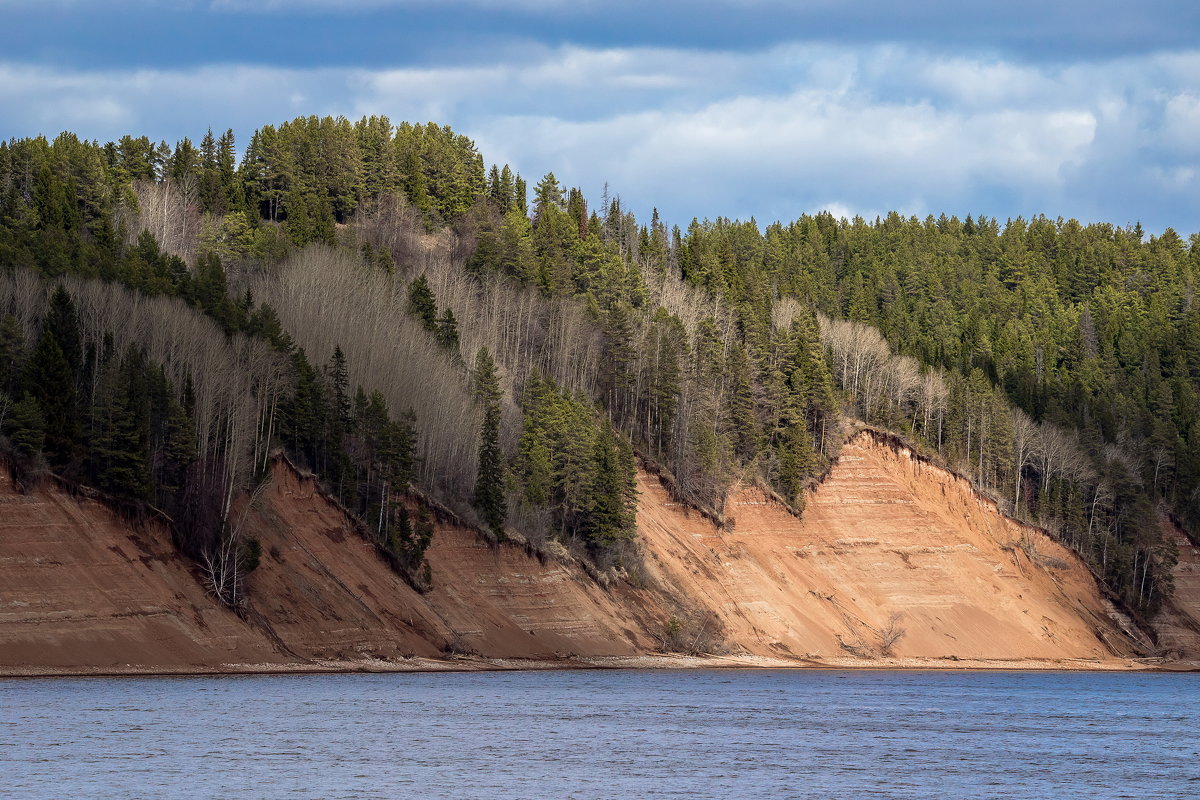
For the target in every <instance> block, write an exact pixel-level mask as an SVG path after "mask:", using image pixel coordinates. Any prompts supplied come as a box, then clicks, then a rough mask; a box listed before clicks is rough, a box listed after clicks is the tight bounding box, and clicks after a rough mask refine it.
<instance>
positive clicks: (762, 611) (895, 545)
mask: <svg viewBox="0 0 1200 800" xmlns="http://www.w3.org/2000/svg"><path fill="white" fill-rule="evenodd" d="M640 488H641V490H642V493H643V495H642V507H641V509H640V513H639V520H640V522H639V525H640V527H641V531H642V534H643V535H644V536H645V538H646V540H647V543H648V544H647V547H648V549H649V551H650V553H651V554H652V559H651V561H652V564H653V567H654V570H655V572H656V574H657V575H658V577H659V578H660V580H661V581H663V582H664V583H667V584H672V585H675V586H677V587H679V589H680V590H681V591H682V592H683V593H685V594H686V595H687V596H689V597H691V598H693V599H694V600H695V602H697V603H698V604H699V605H700V606H701V607H702V609H703V613H705V614H708V615H709V616H711V618H712V619H713V620H714V621H715V620H719V621H720V622H721V624H722V625H723V627H724V629H725V631H726V635H727V637H728V639H729V640H730V641H731V642H733V643H736V645H738V646H741V647H744V648H746V649H747V650H749V651H751V652H754V653H760V654H764V655H767V654H774V655H797V656H803V655H809V656H820V657H822V658H828V657H830V656H839V655H846V654H847V653H850V654H855V655H867V656H870V655H879V654H880V653H884V652H887V651H890V652H892V653H893V654H894V655H896V656H897V657H902V658H903V657H909V658H925V659H937V658H942V657H947V656H953V657H957V658H983V659H1056V658H1059V659H1061V658H1067V659H1104V658H1109V657H1111V655H1112V654H1113V653H1114V652H1115V653H1118V654H1121V655H1134V654H1135V652H1136V650H1135V648H1134V647H1133V646H1132V644H1131V642H1130V641H1129V639H1128V637H1127V636H1126V635H1125V633H1123V632H1122V627H1121V625H1120V624H1119V621H1118V620H1119V616H1118V615H1117V614H1116V612H1115V609H1113V608H1112V607H1111V606H1110V605H1109V604H1108V603H1107V602H1106V601H1105V600H1103V599H1102V597H1101V596H1100V593H1099V590H1098V588H1097V585H1096V582H1095V580H1094V579H1093V578H1092V576H1091V575H1090V574H1089V573H1088V572H1087V570H1086V569H1085V568H1084V566H1083V565H1082V564H1081V563H1080V562H1079V561H1078V559H1077V558H1076V557H1075V556H1074V555H1073V554H1072V553H1070V552H1069V551H1068V550H1067V549H1066V548H1064V547H1062V546H1061V545H1059V544H1057V543H1056V542H1054V541H1052V540H1051V539H1050V538H1048V537H1047V536H1046V535H1044V534H1043V533H1042V532H1040V531H1039V530H1037V529H1034V528H1030V527H1027V526H1023V525H1020V524H1019V523H1016V522H1014V521H1012V520H1010V519H1007V518H1005V517H1003V516H1002V515H1000V514H999V513H998V512H997V511H996V509H995V507H994V506H993V505H992V504H991V503H990V502H988V501H986V500H984V499H982V498H980V497H979V496H978V495H977V494H976V493H975V492H974V491H973V490H972V489H971V487H970V485H969V484H968V483H967V482H966V481H965V480H963V479H961V478H959V477H956V476H954V475H953V474H951V473H949V472H947V471H945V470H943V469H940V468H938V467H935V466H931V465H929V464H926V463H923V462H922V461H921V460H919V459H917V458H915V457H914V456H913V454H912V453H910V452H909V451H908V450H907V449H905V448H903V447H893V446H891V445H890V444H889V443H887V442H885V441H883V440H882V437H877V436H876V435H875V434H872V433H870V432H864V433H861V434H859V435H858V436H857V437H855V438H854V439H853V440H852V441H850V442H849V443H847V445H846V446H845V447H844V448H843V449H842V455H841V457H840V458H839V460H838V462H837V464H836V465H835V466H834V468H833V470H832V472H831V473H830V475H829V476H828V478H827V480H826V481H825V482H824V483H823V484H822V485H821V486H820V488H819V489H818V490H817V491H816V492H814V493H813V494H812V495H811V496H810V497H809V501H808V505H807V508H806V509H805V512H804V516H803V519H802V520H800V519H796V518H795V517H794V516H792V515H791V514H789V513H787V512H786V510H784V509H783V508H782V507H781V506H780V505H778V504H777V503H774V502H772V501H771V500H769V499H768V498H767V497H765V496H764V495H763V493H762V492H761V491H758V490H755V489H749V488H748V489H743V490H742V491H740V492H738V493H736V494H735V495H734V496H733V497H732V498H731V500H730V502H729V505H728V507H727V508H726V510H725V511H726V518H727V519H730V520H731V521H732V523H731V530H728V531H719V530H717V529H716V528H714V527H713V526H712V525H711V524H710V523H708V522H707V520H705V519H703V518H701V517H700V516H698V515H696V514H689V513H687V512H686V511H685V510H684V509H682V508H680V507H679V506H678V505H676V504H673V503H671V502H670V500H669V498H668V497H667V495H666V492H665V491H664V490H663V488H662V487H661V486H659V485H658V484H657V482H656V481H652V480H648V479H643V480H642V483H641V487H640ZM889 643H890V647H889Z"/></svg>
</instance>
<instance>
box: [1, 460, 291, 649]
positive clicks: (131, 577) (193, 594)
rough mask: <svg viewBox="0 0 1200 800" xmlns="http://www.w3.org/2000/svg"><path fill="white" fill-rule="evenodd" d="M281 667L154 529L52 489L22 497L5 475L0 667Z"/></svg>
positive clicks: (159, 529)
mask: <svg viewBox="0 0 1200 800" xmlns="http://www.w3.org/2000/svg"><path fill="white" fill-rule="evenodd" d="M283 660H284V657H283V656H282V655H281V654H280V653H278V652H276V650H275V648H274V647H272V646H271V644H270V643H269V642H267V641H266V640H265V639H264V638H263V637H262V636H261V635H259V634H258V632H257V631H255V630H254V629H253V628H252V627H251V626H249V625H247V624H246V623H245V622H244V621H242V620H241V619H239V618H238V616H237V615H236V614H234V613H232V612H230V611H228V610H226V609H224V608H222V607H220V606H219V605H217V604H215V603H213V602H212V599H211V598H210V597H209V596H208V595H207V593H206V592H205V591H204V589H203V588H202V586H201V584H200V582H199V580H198V576H197V575H195V574H193V573H192V571H191V569H190V567H189V565H188V563H187V562H186V561H185V560H184V559H182V558H181V557H180V556H179V555H178V554H177V552H176V551H175V549H174V547H173V546H172V545H171V541H170V537H169V536H168V534H167V532H166V531H165V530H164V529H163V528H162V527H161V526H159V525H155V524H146V525H130V524H129V523H127V522H126V521H125V520H123V519H121V518H120V517H118V516H117V515H116V514H114V513H113V512H112V511H110V510H109V509H108V508H106V507H105V506H103V505H102V504H100V503H98V502H95V501H93V500H85V499H77V498H74V497H71V496H69V495H66V494H64V493H63V492H61V491H58V490H57V489H54V488H50V487H43V488H40V489H37V490H35V491H33V492H31V493H29V494H26V495H22V494H18V493H17V492H16V491H15V490H14V489H13V485H12V481H11V478H10V477H9V475H8V473H7V471H5V470H3V469H0V669H4V668H13V667H23V666H30V665H34V666H41V667H59V668H83V667H91V668H99V669H120V668H123V667H124V666H125V665H127V664H136V665H142V666H145V667H159V668H166V667H176V666H180V665H187V666H190V667H216V666H217V665H220V664H223V663H228V662H239V663H276V662H280V661H283Z"/></svg>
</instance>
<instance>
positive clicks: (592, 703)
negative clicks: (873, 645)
mask: <svg viewBox="0 0 1200 800" xmlns="http://www.w3.org/2000/svg"><path fill="white" fill-rule="evenodd" d="M1198 721H1200V675H1195V674H1128V673H1125V674H1111V673H1057V672H884V671H880V672H873V671H862V672H859V671H852V672H844V671H819V670H796V671H753V670H737V671H733V670H731V671H707V670H681V671H659V672H652V671H644V672H643V671H560V672H499V673H453V674H446V673H441V674H433V673H425V674H388V675H362V674H354V675H281V676H240V677H211V678H210V677H192V678H166V677H163V678H151V677H147V678H141V677H138V678H47V679H22V680H0V795H3V796H4V797H13V798H74V797H86V798H208V797H214V798H215V797H237V798H257V797H264V798H265V797H297V798H301V797H303V798H309V797H312V798H408V797H412V798H426V797H436V798H488V799H489V800H491V799H492V798H525V799H527V800H532V799H533V798H555V799H556V800H558V799H560V798H578V799H579V800H584V799H585V798H685V797H686V798H757V797H770V798H868V797H869V798H964V799H965V798H1010V799H1011V798H1125V797H1128V798H1139V800H1145V799H1146V798H1189V797H1200V733H1198V731H1200V725H1198V724H1197V723H1198Z"/></svg>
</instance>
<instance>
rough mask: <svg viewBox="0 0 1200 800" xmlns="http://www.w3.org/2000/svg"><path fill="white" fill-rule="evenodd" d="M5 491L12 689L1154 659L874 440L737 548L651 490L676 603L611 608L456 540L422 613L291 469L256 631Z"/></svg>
mask: <svg viewBox="0 0 1200 800" xmlns="http://www.w3.org/2000/svg"><path fill="white" fill-rule="evenodd" d="M0 478H2V480H3V482H2V483H0V671H9V672H13V671H21V670H22V669H25V671H28V670H29V669H30V668H39V667H41V668H55V667H58V668H61V669H65V670H68V671H70V670H78V671H86V670H87V669H89V668H91V669H114V670H119V669H120V668H121V667H123V665H126V664H134V665H141V666H142V667H144V668H147V669H163V670H173V669H179V670H189V669H191V670H205V669H223V668H225V667H223V666H222V665H227V664H230V663H239V664H249V665H261V666H262V667H264V668H269V667H271V666H272V665H279V666H281V667H283V666H285V665H288V664H291V665H296V664H300V665H307V664H312V663H313V661H314V660H323V659H343V660H352V661H353V660H357V659H363V660H364V661H363V662H361V663H367V662H366V661H365V660H366V659H369V658H371V657H374V658H375V660H374V661H371V662H370V663H371V664H373V665H380V664H383V665H385V666H386V664H387V663H394V662H393V661H392V660H394V659H398V658H400V657H406V656H420V657H425V658H429V657H435V656H438V655H440V654H442V653H444V652H445V651H446V650H447V649H449V650H452V651H457V652H464V653H477V654H479V655H481V656H485V657H490V658H501V659H506V658H526V659H551V660H552V659H555V658H559V657H562V656H568V655H575V656H580V657H584V658H590V659H593V661H594V660H595V659H597V658H607V657H617V658H622V657H625V658H627V657H630V656H637V655H639V654H645V653H649V652H652V651H654V650H655V649H657V647H658V646H659V643H660V637H662V636H663V635H664V633H665V632H666V629H667V620H668V618H669V617H670V616H672V615H673V614H677V615H680V616H681V617H682V618H683V619H684V620H685V625H684V630H683V631H682V635H681V636H677V637H676V638H675V641H676V643H677V644H680V645H682V646H684V647H685V648H686V647H688V646H690V645H693V644H695V643H697V642H700V643H702V644H707V643H710V642H715V643H723V645H724V648H726V649H727V650H728V651H730V652H735V653H738V652H740V653H745V654H750V655H751V656H754V657H766V656H771V657H803V656H805V655H819V656H821V657H822V658H824V659H827V663H829V662H831V660H832V659H835V658H837V657H847V658H860V659H861V661H858V662H856V663H861V664H875V663H878V664H881V665H914V664H915V662H913V661H912V660H913V659H918V660H919V659H922V658H924V659H939V658H942V657H944V656H955V657H957V658H962V659H993V660H997V661H993V662H992V663H991V665H993V666H995V665H996V664H998V663H1006V661H1013V660H1018V659H1108V660H1107V661H1105V662H1104V663H1106V664H1113V663H1115V660H1113V659H1111V653H1110V648H1111V651H1112V652H1116V653H1122V654H1130V653H1133V651H1134V647H1133V645H1132V644H1131V643H1130V640H1129V639H1127V638H1126V637H1124V636H1123V635H1122V633H1121V631H1120V629H1119V627H1118V625H1117V624H1115V623H1114V622H1113V621H1112V620H1111V619H1110V614H1111V609H1110V608H1109V607H1108V606H1107V605H1106V603H1105V601H1104V600H1103V599H1102V598H1101V597H1100V595H1099V593H1098V591H1097V587H1096V585H1095V583H1094V581H1093V580H1092V579H1091V577H1090V576H1089V575H1088V574H1087V572H1086V571H1085V570H1084V569H1083V568H1082V566H1081V565H1080V564H1079V563H1078V562H1077V561H1076V560H1075V559H1074V558H1073V557H1072V556H1071V554H1070V553H1068V552H1067V551H1065V550H1064V549H1063V548H1061V547H1059V546H1058V545H1056V544H1055V543H1053V542H1051V541H1049V540H1048V539H1046V537H1045V536H1043V535H1042V534H1041V533H1039V532H1037V531H1035V530H1033V529H1029V528H1025V527H1023V526H1020V525H1017V524H1016V523H1013V522H1011V521H1009V520H1006V519H1004V518H1002V517H1001V516H1000V515H999V514H997V513H996V511H995V509H994V508H993V507H992V506H991V505H990V504H989V503H987V502H985V501H981V500H980V499H979V498H978V497H977V496H976V495H975V493H974V492H972V491H971V489H970V487H969V485H968V484H967V483H966V482H965V481H963V480H961V479H959V478H956V477H954V476H952V475H950V474H949V473H947V472H945V471H943V470H940V469H937V468H936V467H932V466H929V465H926V464H923V463H921V462H919V461H918V460H915V459H914V458H912V457H911V456H910V455H909V454H908V452H907V451H905V450H904V449H903V448H893V447H891V446H889V445H888V444H887V443H885V442H884V441H883V440H882V439H879V438H876V437H873V436H872V435H868V434H864V435H861V436H859V437H858V438H856V439H855V440H854V441H853V442H851V443H850V444H849V445H847V447H846V448H845V451H844V456H843V458H842V459H841V460H840V461H839V463H838V464H837V465H836V466H835V468H834V470H833V472H832V474H831V475H830V476H829V479H828V480H827V481H826V482H825V483H824V484H823V485H822V486H821V487H820V488H819V489H818V490H817V491H816V492H815V493H814V494H813V495H812V496H811V497H810V501H809V507H808V510H807V512H806V514H805V518H804V520H803V521H800V520H797V519H796V518H795V517H792V516H790V515H789V514H787V513H786V512H785V511H784V510H783V508H782V507H780V506H779V505H777V504H775V503H774V502H772V501H770V500H768V499H767V498H766V497H764V496H763V495H762V494H761V493H760V492H757V491H755V490H753V489H747V490H744V491H742V492H740V493H739V494H737V495H736V496H735V497H734V499H733V501H732V502H731V504H730V507H729V509H728V512H729V516H731V517H732V518H733V519H734V527H733V529H732V530H730V531H718V530H717V529H715V528H714V527H713V526H712V525H711V524H710V523H709V522H707V521H706V520H705V519H704V518H703V517H701V516H699V515H698V514H695V513H691V514H689V513H687V512H686V510H685V509H683V508H680V507H679V506H677V505H675V504H673V503H671V501H670V500H669V498H668V497H667V494H666V492H665V491H664V490H663V489H662V487H661V486H660V485H659V484H658V482H657V481H656V480H655V479H653V478H652V477H650V476H648V475H644V474H643V475H642V476H641V478H640V484H641V489H642V492H643V494H642V497H641V500H640V508H639V528H640V531H641V534H642V536H643V540H644V546H645V550H646V565H647V570H646V571H647V573H648V576H649V578H650V579H651V581H650V582H651V583H653V584H657V588H656V589H655V590H643V589H634V588H632V587H630V586H629V585H627V584H619V585H616V586H614V587H611V588H607V589H606V588H602V587H601V586H599V585H598V584H597V583H596V582H595V581H594V580H592V579H591V578H590V577H588V575H587V573H586V572H585V571H584V570H583V569H582V568H581V567H580V565H578V564H575V563H567V564H562V563H556V562H554V561H551V560H546V561H543V560H540V559H539V558H537V557H536V556H534V555H532V554H530V553H528V552H526V550H525V549H524V548H523V547H520V546H516V545H504V546H501V547H493V546H489V545H488V544H486V543H484V542H482V541H481V540H480V539H479V537H478V536H477V535H476V534H475V533H473V532H471V531H469V530H466V529H464V528H460V527H456V526H453V525H448V524H439V525H438V526H437V531H436V534H435V536H434V540H433V545H432V546H431V548H430V550H429V553H428V559H429V563H430V565H431V568H432V573H433V584H434V589H433V591H431V592H429V593H427V594H419V593H417V592H416V591H414V590H413V589H412V588H411V587H409V586H408V584H407V583H405V582H404V581H403V580H402V579H401V578H399V577H398V576H397V575H396V574H395V573H393V572H392V571H391V570H390V569H389V567H388V566H387V565H386V564H385V563H384V562H383V561H382V560H381V559H380V558H379V557H378V556H377V555H376V553H375V552H374V551H373V549H372V548H371V547H370V546H369V545H368V544H367V543H366V542H365V541H364V540H362V539H361V538H360V537H359V536H358V535H357V534H356V533H354V531H353V529H352V527H351V525H350V523H349V521H348V520H347V519H346V518H345V516H344V515H343V514H342V513H341V511H340V510H338V509H337V508H336V506H334V505H333V504H331V503H330V502H328V501H327V500H326V499H325V498H324V497H323V496H322V495H321V494H320V493H319V492H317V491H316V488H315V486H314V484H313V482H312V481H311V480H308V479H304V478H301V477H300V476H298V475H297V474H296V473H295V472H294V471H292V470H290V469H289V468H287V467H286V466H284V465H282V464H280V465H277V467H276V470H275V473H274V475H273V480H272V482H271V484H270V485H269V486H268V487H267V489H266V490H265V491H263V492H261V493H260V495H259V497H258V498H257V500H255V502H254V503H253V504H249V503H246V504H244V505H243V506H242V508H241V509H240V510H238V511H237V513H236V514H235V521H236V522H237V524H241V525H243V526H244V530H245V531H246V532H248V533H251V534H253V535H255V536H256V537H258V539H259V540H260V542H261V544H262V548H263V556H262V560H261V563H260V566H259V567H258V569H257V570H256V571H255V572H254V573H253V574H251V576H250V577H249V579H248V581H247V594H248V597H249V600H248V603H247V606H246V608H245V609H244V613H243V615H242V616H241V617H239V616H238V615H236V614H233V613H231V612H229V611H227V610H224V609H222V608H220V607H219V606H217V605H216V604H215V603H214V602H213V600H212V598H211V597H210V596H209V595H208V594H207V593H206V592H205V590H204V589H203V586H202V583H201V581H200V579H199V576H198V574H197V573H196V571H195V569H194V567H192V566H191V565H189V564H188V562H186V561H185V560H184V559H182V558H180V557H179V556H178V555H177V554H176V553H175V552H174V550H173V549H172V547H171V545H170V542H169V538H168V536H167V534H166V532H165V531H164V530H163V529H162V528H161V527H160V526H156V525H153V524H147V525H142V526H131V525H129V524H127V523H125V522H124V521H122V520H121V519H120V518H119V517H117V516H116V515H114V514H113V513H112V512H111V511H109V510H108V509H106V508H104V507H103V506H101V505H100V504H98V503H95V502H92V501H87V500H79V499H76V498H72V497H70V496H68V495H66V494H64V493H62V492H60V491H58V490H55V489H52V488H43V489H40V490H37V491H35V492H32V493H30V494H28V495H21V494H18V493H16V492H15V491H14V490H13V487H12V485H11V482H9V480H8V478H7V476H0ZM1022 538H1024V540H1025V541H1026V545H1025V546H1024V548H1022V547H1021V546H1018V545H1017V543H1018V542H1019V541H1020V540H1021V539H1022ZM1193 596H1194V595H1193ZM894 614H899V615H902V616H901V617H899V619H898V621H897V623H896V625H895V627H896V628H897V629H899V628H903V629H904V631H905V635H904V637H903V638H902V639H900V640H899V641H898V642H897V643H896V645H895V647H894V648H893V650H894V653H895V655H896V656H897V657H899V658H900V659H909V661H907V662H905V661H891V662H880V661H873V660H871V659H873V658H875V657H877V656H878V654H879V653H880V651H881V649H882V648H881V644H882V641H881V640H882V636H883V634H884V632H885V631H886V629H887V628H888V627H889V620H890V619H891V618H892V616H893V615H894ZM714 634H719V636H714ZM1104 642H1108V643H1109V647H1106V646H1105V644H1104ZM852 653H853V654H855V655H853V656H851V655H850V654H852ZM421 663H428V662H421ZM595 663H600V662H595ZM627 663H632V662H627ZM762 663H766V662H765V661H764V662H762ZM771 663H778V662H771ZM1092 663H1099V662H1092ZM256 668H257V667H256Z"/></svg>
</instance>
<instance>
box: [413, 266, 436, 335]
mask: <svg viewBox="0 0 1200 800" xmlns="http://www.w3.org/2000/svg"><path fill="white" fill-rule="evenodd" d="M408 310H409V312H411V313H412V315H413V316H415V317H416V318H417V319H419V320H421V324H422V325H424V326H425V330H427V331H429V332H431V333H436V332H437V327H438V325H437V298H435V297H434V296H433V290H432V289H430V288H429V281H428V280H426V279H425V275H424V273H422V274H421V275H418V276H417V277H416V278H414V279H413V282H412V283H410V284H409V285H408Z"/></svg>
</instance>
